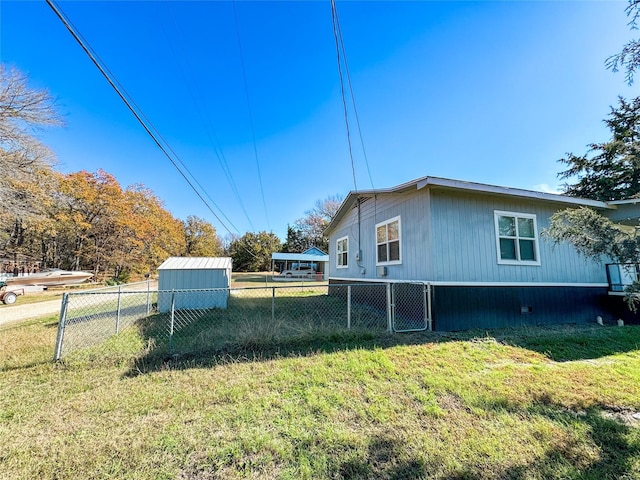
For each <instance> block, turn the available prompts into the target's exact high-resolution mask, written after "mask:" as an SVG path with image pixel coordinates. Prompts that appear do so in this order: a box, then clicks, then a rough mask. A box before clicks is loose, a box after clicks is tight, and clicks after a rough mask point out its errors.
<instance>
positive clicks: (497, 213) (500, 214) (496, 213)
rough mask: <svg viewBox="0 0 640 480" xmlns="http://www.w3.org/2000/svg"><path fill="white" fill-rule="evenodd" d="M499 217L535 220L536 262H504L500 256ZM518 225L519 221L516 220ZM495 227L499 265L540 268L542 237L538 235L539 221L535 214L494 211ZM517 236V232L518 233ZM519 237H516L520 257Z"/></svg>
mask: <svg viewBox="0 0 640 480" xmlns="http://www.w3.org/2000/svg"><path fill="white" fill-rule="evenodd" d="M498 217H515V218H516V219H517V218H531V219H533V240H534V242H533V243H534V247H535V255H536V260H535V261H531V260H503V259H502V258H501V256H500V228H499V226H498ZM516 225H517V220H516ZM493 226H494V229H495V237H496V255H497V259H498V264H499V265H521V266H540V247H539V244H540V236H539V235H538V221H537V219H536V215H535V214H534V213H520V212H505V211H502V210H494V211H493ZM516 228H517V227H516ZM516 234H517V231H516ZM518 239H519V237H517V236H516V242H515V243H516V255H517V256H518V257H519V256H520V244H519V243H518V241H517V240H518Z"/></svg>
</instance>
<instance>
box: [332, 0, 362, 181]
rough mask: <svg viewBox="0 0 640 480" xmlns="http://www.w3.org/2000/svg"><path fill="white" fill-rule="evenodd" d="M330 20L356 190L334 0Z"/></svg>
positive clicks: (333, 0)
mask: <svg viewBox="0 0 640 480" xmlns="http://www.w3.org/2000/svg"><path fill="white" fill-rule="evenodd" d="M331 21H332V23H333V37H334V39H335V41H336V57H337V59H338V75H339V76H340V91H341V94H342V95H341V96H342V109H343V114H344V123H345V126H346V128H347V143H348V145H349V158H350V160H351V174H352V175H353V189H354V190H355V191H356V192H357V191H358V183H357V181H356V167H355V164H354V161H353V148H352V146H351V131H350V129H349V112H348V109H347V99H346V96H345V92H344V78H343V76H342V61H341V60H340V36H339V35H338V28H339V27H338V11H337V9H336V2H335V0H331Z"/></svg>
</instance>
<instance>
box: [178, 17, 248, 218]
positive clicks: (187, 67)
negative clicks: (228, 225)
mask: <svg viewBox="0 0 640 480" xmlns="http://www.w3.org/2000/svg"><path fill="white" fill-rule="evenodd" d="M167 8H168V10H169V14H170V16H171V20H172V21H173V27H174V30H175V31H176V32H177V34H178V36H179V37H180V38H183V36H184V35H183V33H182V30H181V29H180V28H179V25H178V22H177V21H176V19H175V16H174V13H173V9H172V8H171V6H170V5H169V6H168V7H167ZM171 47H173V44H171ZM179 47H182V45H181V44H179ZM172 50H173V48H172ZM180 50H181V51H180V52H179V53H180V54H179V55H176V54H175V52H174V55H175V57H176V60H178V61H179V62H180V61H181V60H182V62H184V63H183V65H182V67H183V68H182V69H181V73H183V75H184V79H185V83H186V85H187V91H188V92H189V95H190V96H191V100H192V102H193V106H194V107H195V109H196V111H197V112H198V116H199V117H200V121H201V122H202V124H203V126H204V130H205V132H206V134H207V138H208V139H209V143H210V144H211V146H212V147H213V152H214V153H215V155H216V158H217V159H218V163H219V164H220V167H221V168H222V171H223V172H224V175H225V177H226V179H227V182H228V183H229V186H230V187H231V191H232V192H233V194H234V196H235V198H236V200H237V201H238V204H239V205H240V208H241V209H242V212H243V213H244V215H245V218H246V219H247V222H249V226H250V227H251V229H252V230H255V227H254V226H253V222H252V221H251V218H250V217H249V213H248V212H247V209H246V207H245V205H244V202H243V201H242V196H241V195H240V191H239V190H238V187H237V185H236V182H235V180H234V179H233V174H232V173H231V169H230V168H229V164H228V162H227V159H226V157H225V155H224V152H223V151H222V147H221V146H220V142H219V141H218V138H217V136H216V134H215V130H214V129H213V126H212V125H211V122H210V121H209V118H208V117H206V116H205V114H204V112H203V111H202V109H201V108H200V102H198V101H197V98H198V97H199V96H200V97H201V95H198V94H199V93H200V92H199V91H198V89H197V84H196V82H195V81H194V79H193V75H186V74H185V73H184V72H188V73H189V74H191V73H192V71H193V68H192V66H191V64H190V62H189V61H188V58H189V57H188V55H187V52H186V51H185V49H184V48H180ZM194 90H196V91H195V92H194Z"/></svg>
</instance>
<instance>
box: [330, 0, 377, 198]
mask: <svg viewBox="0 0 640 480" xmlns="http://www.w3.org/2000/svg"><path fill="white" fill-rule="evenodd" d="M331 3H332V4H333V9H334V11H335V18H336V22H335V23H336V25H337V31H338V38H339V39H340V49H341V50H342V58H343V61H344V70H345V72H346V74H347V83H348V84H349V95H350V96H351V104H352V106H353V114H354V116H355V118H356V127H357V128H358V135H359V137H360V145H361V146H362V155H363V157H364V164H365V166H366V167H367V174H368V175H369V182H371V189H372V190H373V191H375V189H376V188H375V187H374V185H373V178H371V169H370V168H369V159H368V158H367V151H366V149H365V148H364V139H363V138H362V129H361V128H360V117H359V116H358V108H357V107H356V97H355V96H354V94H353V85H352V83H351V73H350V72H349V63H348V62H347V52H346V51H345V49H344V41H343V39H342V29H341V28H340V20H339V19H338V10H337V8H336V5H335V0H331Z"/></svg>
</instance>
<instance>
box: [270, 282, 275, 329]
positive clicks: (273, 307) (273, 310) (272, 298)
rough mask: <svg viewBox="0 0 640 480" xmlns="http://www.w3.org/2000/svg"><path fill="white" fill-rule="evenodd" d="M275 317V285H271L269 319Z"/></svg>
mask: <svg viewBox="0 0 640 480" xmlns="http://www.w3.org/2000/svg"><path fill="white" fill-rule="evenodd" d="M275 319H276V287H271V321H272V322H273V321H275Z"/></svg>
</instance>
